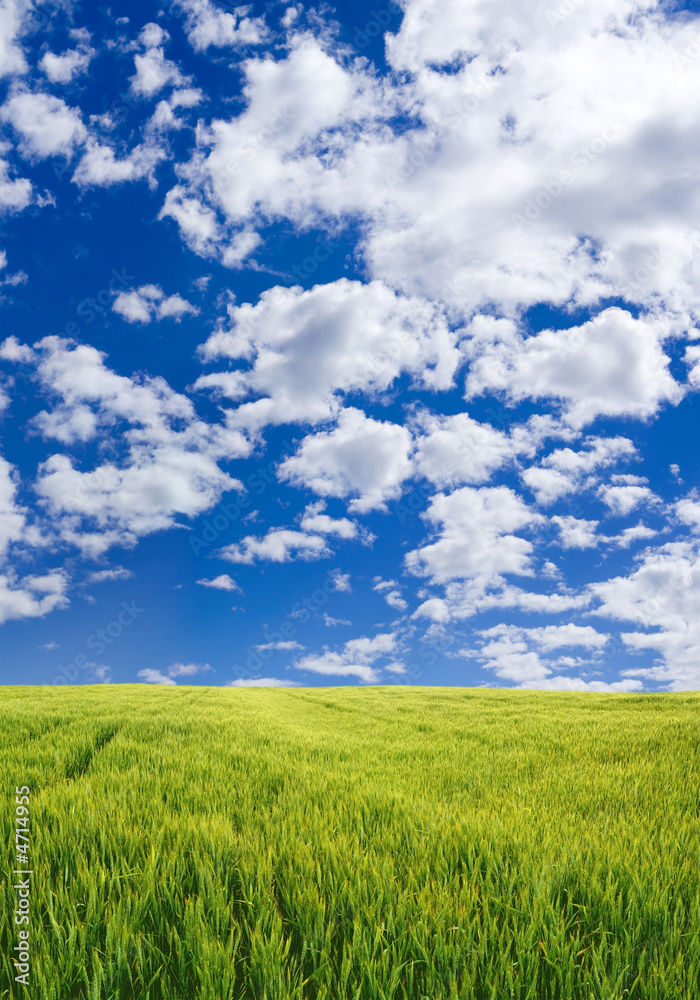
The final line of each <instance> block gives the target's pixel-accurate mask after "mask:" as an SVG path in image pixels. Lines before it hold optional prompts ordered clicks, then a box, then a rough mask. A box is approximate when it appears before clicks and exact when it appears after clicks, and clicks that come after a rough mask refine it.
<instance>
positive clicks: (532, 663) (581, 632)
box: [460, 624, 642, 692]
mask: <svg viewBox="0 0 700 1000" xmlns="http://www.w3.org/2000/svg"><path fill="white" fill-rule="evenodd" d="M477 635H478V636H479V644H478V646H477V647H475V648H465V649H462V650H460V654H461V655H462V656H465V657H467V658H468V659H477V660H478V661H480V662H481V664H482V666H483V669H485V670H490V671H492V672H493V673H495V675H496V676H497V677H498V678H499V679H500V680H504V681H509V682H511V683H516V684H517V685H518V686H519V687H524V688H546V689H551V690H560V691H611V692H612V691H635V690H639V689H640V688H641V687H642V683H641V681H635V680H630V679H625V680H622V681H614V682H612V683H608V682H605V681H588V680H586V678H585V676H578V677H567V676H562V675H561V674H559V675H555V671H560V670H562V669H566V668H571V667H574V666H575V667H578V668H579V669H580V668H581V667H585V666H587V665H588V663H589V661H587V660H585V659H583V660H581V659H577V658H575V657H571V656H565V657H561V656H559V657H556V658H554V659H552V658H550V654H551V653H553V652H555V651H556V650H559V649H561V648H563V647H564V648H565V647H580V648H582V649H583V650H584V651H585V653H586V655H588V656H590V655H593V657H594V659H593V661H592V662H593V663H594V664H595V663H596V662H597V659H596V657H598V656H599V655H600V652H601V651H602V650H603V649H604V648H605V646H606V645H607V643H608V640H609V639H610V636H609V635H606V634H604V633H601V632H597V631H596V630H595V629H594V628H592V627H591V626H590V625H586V626H581V625H573V624H567V625H548V626H544V627H541V628H519V627H517V626H515V625H496V626H494V627H493V628H490V629H482V630H480V631H479V632H477ZM597 672H599V671H597Z"/></svg>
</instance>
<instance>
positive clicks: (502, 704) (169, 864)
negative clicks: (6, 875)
mask: <svg viewBox="0 0 700 1000" xmlns="http://www.w3.org/2000/svg"><path fill="white" fill-rule="evenodd" d="M205 695H206V696H205ZM698 709H700V696H698V695H648V696H644V697H639V696H626V695H616V696H610V695H595V694H554V693H535V692H522V691H495V690H491V691H487V690H478V691H469V692H468V697H465V692H464V691H461V690H460V689H456V688H451V689H441V688H421V689H417V688H408V687H407V688H402V690H401V691H396V690H394V689H388V688H374V689H369V688H363V689H357V688H334V689H319V690H314V689H307V690H274V689H265V690H263V689H258V690H255V689H203V688H180V687H178V688H168V689H151V688H146V687H144V686H141V685H139V686H128V685H127V686H119V687H112V688H104V687H103V686H101V685H100V686H99V687H79V688H71V689H66V690H60V691H57V692H49V691H48V690H47V689H42V688H32V689H31V691H29V690H22V692H21V695H19V694H18V689H13V688H0V721H1V723H2V724H1V725H0V771H1V772H2V776H3V779H4V780H3V784H2V787H3V788H4V789H5V797H4V802H5V806H4V807H3V811H2V812H1V813H0V815H1V816H2V825H3V834H4V836H5V843H6V844H8V845H9V844H10V837H11V835H12V837H14V827H13V823H14V789H15V786H16V785H18V784H27V785H29V787H30V789H31V795H30V819H31V826H30V830H31V846H30V851H31V857H32V860H33V862H34V867H35V869H36V874H35V875H34V876H33V882H32V887H31V911H30V913H31V927H30V929H31V947H30V951H31V986H30V988H29V989H28V990H25V989H24V988H17V986H16V984H15V983H14V980H13V974H12V968H11V965H10V960H9V957H8V956H9V955H10V954H11V951H12V947H13V945H14V943H15V927H14V925H13V922H12V912H13V907H14V899H13V889H12V882H11V881H10V880H9V879H5V880H2V881H0V939H1V942H2V948H1V949H0V1000H19V998H20V997H22V1000H263V998H267V1000H501V998H507V1000H697V998H698V997H699V996H700V917H699V916H698V914H699V913H700V869H699V854H698V843H700V840H699V833H700V828H699V823H700V819H699V815H698V797H697V789H698V787H700V781H699V778H700V774H699V773H698V772H699V771H700V750H699V749H698V746H699V744H698V724H697V718H698Z"/></svg>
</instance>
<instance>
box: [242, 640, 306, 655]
mask: <svg viewBox="0 0 700 1000" xmlns="http://www.w3.org/2000/svg"><path fill="white" fill-rule="evenodd" d="M254 648H255V649H264V650H271V651H275V652H281V653H289V652H292V651H294V650H297V649H303V648H304V647H303V646H302V645H301V643H298V642H295V641H294V640H293V639H289V640H287V641H285V640H281V641H280V642H263V643H260V644H259V645H257V646H255V647H254Z"/></svg>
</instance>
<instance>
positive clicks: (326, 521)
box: [300, 500, 358, 539]
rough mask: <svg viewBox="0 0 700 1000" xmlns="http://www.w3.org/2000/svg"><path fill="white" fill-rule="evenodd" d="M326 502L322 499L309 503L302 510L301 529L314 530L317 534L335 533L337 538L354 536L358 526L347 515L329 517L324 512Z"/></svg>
mask: <svg viewBox="0 0 700 1000" xmlns="http://www.w3.org/2000/svg"><path fill="white" fill-rule="evenodd" d="M325 509H326V504H325V502H324V501H323V500H319V501H318V502H317V503H312V504H309V505H308V507H307V508H306V510H305V511H304V513H303V515H302V518H301V521H300V527H301V529H302V531H307V532H316V533H317V534H319V535H336V536H337V537H338V538H346V539H349V538H355V537H356V536H357V534H358V528H357V525H356V524H355V522H354V521H351V520H350V519H349V518H347V517H330V516H329V515H328V514H326V513H324V512H325Z"/></svg>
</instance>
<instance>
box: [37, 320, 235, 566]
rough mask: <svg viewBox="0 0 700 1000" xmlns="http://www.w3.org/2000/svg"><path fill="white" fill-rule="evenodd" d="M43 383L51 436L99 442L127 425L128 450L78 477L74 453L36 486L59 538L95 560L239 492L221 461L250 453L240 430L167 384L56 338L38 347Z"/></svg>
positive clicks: (40, 421)
mask: <svg viewBox="0 0 700 1000" xmlns="http://www.w3.org/2000/svg"><path fill="white" fill-rule="evenodd" d="M35 346H36V347H37V348H38V350H39V352H40V353H39V356H38V364H37V377H38V379H39V382H40V384H41V385H42V386H43V387H44V389H45V390H46V391H47V392H48V393H50V394H51V395H53V397H54V398H55V399H56V400H57V402H56V405H55V406H53V408H51V409H48V410H43V411H41V412H40V413H39V414H37V416H36V417H35V419H34V423H33V427H34V429H36V430H37V431H38V432H39V433H40V434H41V435H42V436H43V437H44V438H45V439H47V440H56V441H59V442H61V443H63V444H72V443H74V442H76V441H90V440H93V439H94V438H95V437H96V436H97V435H98V433H100V432H103V431H104V430H105V429H115V428H120V436H119V440H120V443H121V446H122V450H123V454H122V456H121V457H120V458H116V457H115V458H113V459H110V460H107V461H105V462H103V463H102V464H101V465H96V466H95V467H94V468H93V469H91V470H89V471H80V470H79V469H77V468H76V467H75V465H74V462H73V460H72V459H71V457H70V456H69V455H67V454H62V453H57V454H54V455H52V456H50V457H49V458H48V459H47V460H46V461H45V462H44V463H43V464H42V465H41V467H40V470H39V476H38V479H37V482H36V487H35V488H36V490H37V493H38V495H39V497H40V498H41V499H42V501H43V503H44V504H45V506H46V509H47V510H48V511H49V512H50V513H51V515H52V516H53V517H54V518H56V519H57V523H58V524H59V525H60V531H61V536H62V537H63V539H64V540H65V541H68V542H70V543H71V544H77V545H79V546H81V547H82V548H84V550H85V551H89V552H90V553H91V554H93V555H98V554H100V552H102V551H105V550H106V549H107V548H109V547H110V546H111V545H115V544H122V545H131V544H134V543H135V542H136V540H137V539H138V538H139V537H141V536H143V535H146V534H149V533H151V532H153V531H159V530H163V529H165V528H168V527H171V526H173V524H175V523H177V516H178V515H185V516H188V517H192V516H194V515H196V514H199V513H202V512H203V511H205V510H208V509H209V508H210V507H212V506H214V505H215V503H217V502H218V501H219V499H220V498H221V495H222V493H223V492H224V491H226V490H229V489H237V488H242V487H241V484H240V483H239V482H238V481H237V480H235V479H233V478H232V477H231V476H229V475H228V474H227V473H225V472H222V470H221V469H220V468H219V465H218V461H219V460H220V459H222V458H224V457H234V456H237V455H238V456H240V455H245V454H247V453H248V446H247V445H246V443H245V441H244V440H243V439H242V438H241V436H240V434H239V433H238V432H236V431H232V430H229V429H228V428H227V427H226V426H225V425H223V424H219V425H215V424H209V423H206V422H205V421H202V420H200V419H199V418H198V417H197V416H196V414H195V411H194V407H193V406H192V403H191V401H190V400H189V399H188V398H187V397H185V396H182V395H180V394H179V393H176V392H174V391H173V390H172V389H171V388H170V386H169V385H168V384H167V382H166V381H165V380H164V379H162V378H160V377H156V378H149V377H146V376H144V377H141V378H138V377H135V378H128V377H126V376H122V375H117V374H116V373H115V372H113V371H111V370H110V369H109V368H107V367H106V365H105V364H104V357H103V355H101V354H100V352H99V351H96V350H95V349H94V348H93V347H88V346H87V345H80V346H77V347H75V346H73V345H72V344H71V343H70V342H68V341H65V340H61V339H60V338H58V337H48V338H45V339H44V340H43V341H41V342H40V343H39V344H38V345H35Z"/></svg>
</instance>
